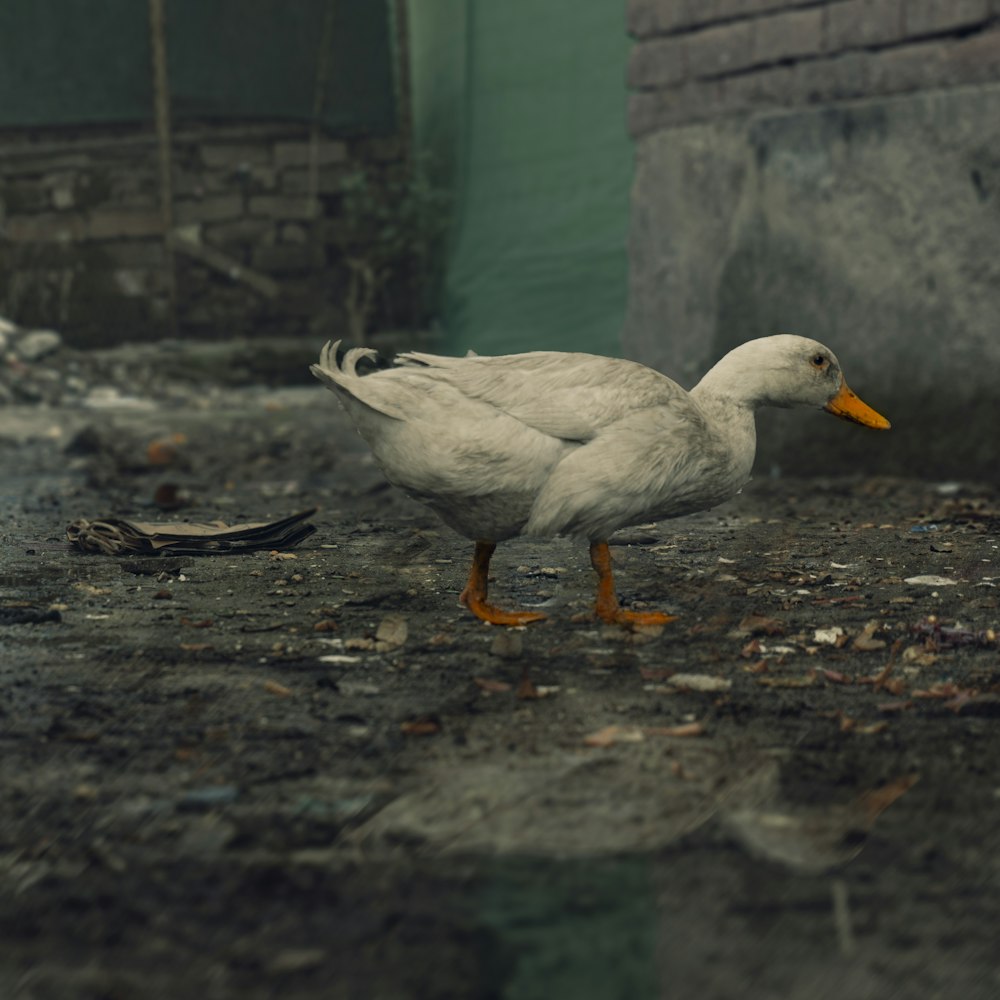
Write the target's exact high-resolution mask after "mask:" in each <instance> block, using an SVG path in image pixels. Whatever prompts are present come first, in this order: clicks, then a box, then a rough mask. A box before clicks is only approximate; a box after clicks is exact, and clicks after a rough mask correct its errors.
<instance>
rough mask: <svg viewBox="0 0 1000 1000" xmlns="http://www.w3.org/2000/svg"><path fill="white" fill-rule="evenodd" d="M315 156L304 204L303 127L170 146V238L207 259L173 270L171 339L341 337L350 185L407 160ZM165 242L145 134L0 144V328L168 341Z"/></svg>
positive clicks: (19, 137)
mask: <svg viewBox="0 0 1000 1000" xmlns="http://www.w3.org/2000/svg"><path fill="white" fill-rule="evenodd" d="M316 153H317V173H316V181H317V183H316V185H315V189H314V190H312V193H310V192H311V184H310V179H309V169H310V168H309V161H310V144H309V138H308V130H307V129H304V128H303V127H302V126H290V125H286V124H280V123H261V124H259V125H243V126H236V127H232V126H218V125H211V126H209V125H206V126H204V127H198V128H195V127H184V128H182V129H179V130H178V131H177V132H176V133H175V134H174V136H173V139H172V164H173V169H172V184H173V200H172V213H173V223H174V226H175V227H176V229H177V231H178V232H179V233H180V234H181V235H182V236H184V237H186V238H187V240H188V244H189V245H190V244H191V243H193V244H194V245H195V250H196V252H200V253H201V256H200V257H199V256H197V255H196V256H192V255H191V254H189V253H177V254H176V255H175V273H176V283H177V314H176V332H179V333H181V334H185V335H191V336H203V337H230V336H235V335H253V334H270V335H283V334H303V333H309V332H313V333H318V334H322V335H324V336H325V335H330V336H333V335H340V334H343V333H344V332H345V317H344V309H343V302H344V295H345V288H346V284H347V273H346V267H345V263H344V260H343V255H344V252H343V247H342V246H341V245H340V244H341V241H340V239H339V238H340V237H341V236H342V235H343V226H342V221H341V220H342V209H343V199H342V189H341V184H342V181H343V180H344V178H345V177H347V176H349V175H352V174H354V173H356V172H357V171H359V170H364V171H367V172H368V173H369V174H370V175H371V176H377V175H378V174H379V173H380V172H381V171H384V170H387V169H392V168H393V167H395V166H398V165H399V163H400V162H401V159H400V158H401V149H400V144H399V142H398V141H397V140H396V139H394V138H363V137H359V138H348V139H344V140H324V141H321V142H320V143H319V145H318V147H317V150H316ZM162 232H163V223H162V216H161V209H160V187H159V179H158V173H157V153H156V144H155V139H154V137H153V135H152V134H151V133H150V132H149V130H145V129H138V128H124V127H122V128H111V127H93V128H86V129H82V128H53V129H47V130H45V131H37V130H36V131H32V132H30V133H27V132H14V131H7V132H5V133H3V135H2V136H0V315H6V316H8V317H9V318H10V319H12V320H14V321H16V322H18V323H21V324H23V325H27V326H48V327H54V328H56V329H58V330H60V331H61V332H62V333H63V334H64V337H65V339H66V341H67V342H68V343H70V344H71V345H73V346H77V347H79V346H104V345H110V344H116V343H120V342H122V341H143V340H154V339H156V338H158V337H159V336H162V335H164V334H166V333H171V332H174V330H175V327H174V324H173V321H172V319H171V316H170V308H169V295H168V289H169V279H168V274H169V271H168V261H167V254H166V251H165V249H164V242H163V236H162ZM248 278H249V280H248ZM381 318H382V319H383V320H384V319H385V317H381Z"/></svg>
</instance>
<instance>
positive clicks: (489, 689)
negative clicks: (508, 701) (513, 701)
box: [472, 677, 512, 694]
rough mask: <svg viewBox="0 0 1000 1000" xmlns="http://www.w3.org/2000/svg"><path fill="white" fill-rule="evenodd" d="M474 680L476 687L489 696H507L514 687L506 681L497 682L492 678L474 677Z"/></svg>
mask: <svg viewBox="0 0 1000 1000" xmlns="http://www.w3.org/2000/svg"><path fill="white" fill-rule="evenodd" d="M472 680H473V683H474V684H475V685H476V687H478V688H479V689H480V690H481V691H485V692H486V693H487V694H505V693H506V692H508V691H510V690H512V685H510V684H508V683H507V682H506V681H496V680H493V679H492V678H490V677H473V678H472Z"/></svg>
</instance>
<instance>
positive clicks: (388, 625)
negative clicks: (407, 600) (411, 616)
mask: <svg viewBox="0 0 1000 1000" xmlns="http://www.w3.org/2000/svg"><path fill="white" fill-rule="evenodd" d="M408 634H409V626H408V625H407V624H406V619H405V618H404V617H403V616H402V615H386V616H385V618H383V619H382V621H380V622H379V624H378V628H377V629H376V630H375V646H374V648H375V651H376V652H377V653H390V652H392V650H394V649H399V647H400V646H402V645H403V643H405V642H406V637H407V635H408Z"/></svg>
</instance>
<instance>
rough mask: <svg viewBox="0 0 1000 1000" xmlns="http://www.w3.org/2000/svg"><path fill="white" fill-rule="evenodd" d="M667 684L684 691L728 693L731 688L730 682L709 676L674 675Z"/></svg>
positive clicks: (731, 683)
mask: <svg viewBox="0 0 1000 1000" xmlns="http://www.w3.org/2000/svg"><path fill="white" fill-rule="evenodd" d="M667 683H668V684H671V685H673V686H674V687H676V688H681V689H683V690H685V691H728V690H729V689H730V688H731V687H732V686H733V682H732V681H731V680H727V679H726V678H724V677H712V676H710V675H709V674H674V675H673V676H672V677H670V678H668V679H667Z"/></svg>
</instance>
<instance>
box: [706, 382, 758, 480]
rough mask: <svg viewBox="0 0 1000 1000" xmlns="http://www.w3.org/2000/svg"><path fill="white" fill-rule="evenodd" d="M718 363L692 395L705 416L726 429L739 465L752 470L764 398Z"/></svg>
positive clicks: (715, 426) (715, 424)
mask: <svg viewBox="0 0 1000 1000" xmlns="http://www.w3.org/2000/svg"><path fill="white" fill-rule="evenodd" d="M719 368H720V365H716V366H715V368H713V369H712V370H711V371H710V372H708V374H707V375H705V377H704V378H703V379H702V380H701V381H700V382H699V383H698V384H697V385H696V386H695V387H694V388H693V389H692V390H691V393H690V395H691V398H692V399H693V400H694V401H695V403H697V405H698V408H699V409H700V410H701V412H702V413H703V414H704V415H705V417H706V419H707V420H708V422H709V425H710V426H711V427H713V428H718V429H720V430H721V431H722V436H723V439H724V440H725V441H726V442H727V444H728V445H729V447H730V449H731V450H732V452H733V455H734V457H735V458H738V459H739V464H740V465H741V467H742V466H744V465H745V466H746V469H745V472H746V474H747V475H749V473H750V466H752V465H753V458H754V453H755V452H756V450H757V425H756V421H755V419H754V413H755V411H756V410H757V407H758V406H760V405H761V402H762V401H761V400H760V399H758V398H756V397H755V396H754V395H751V394H750V393H748V392H747V391H746V389H745V387H744V385H743V384H742V383H740V382H738V381H735V380H733V379H731V378H729V377H727V373H726V372H725V371H722V372H720V371H719Z"/></svg>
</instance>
